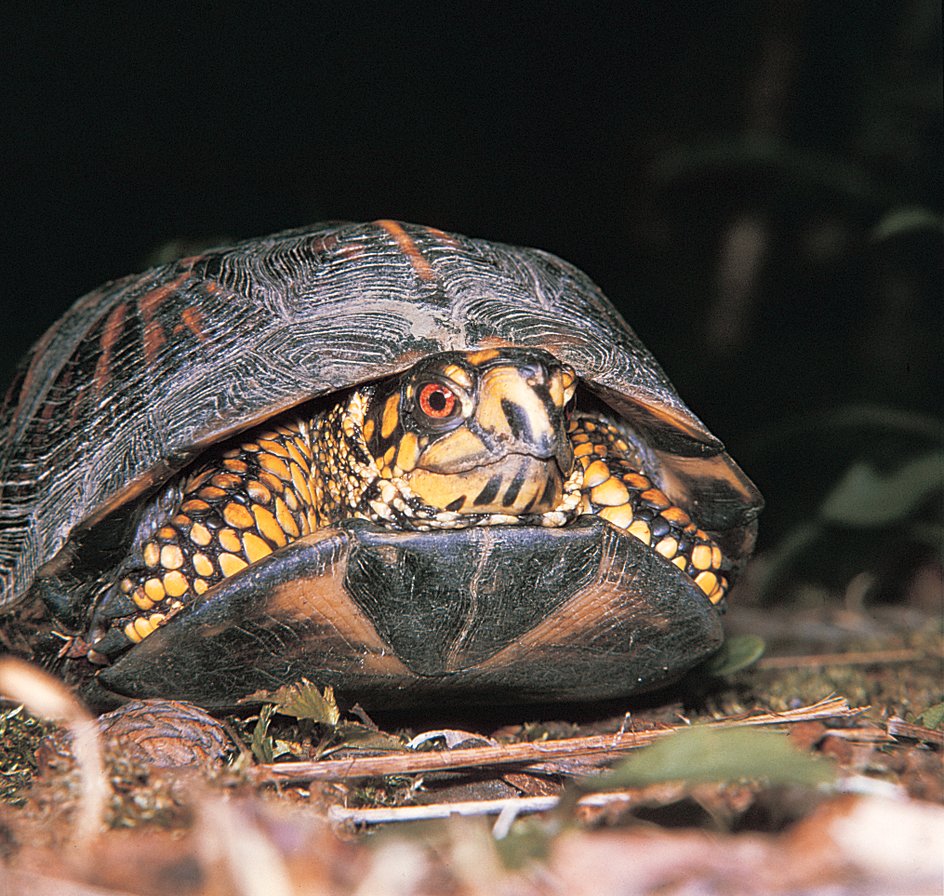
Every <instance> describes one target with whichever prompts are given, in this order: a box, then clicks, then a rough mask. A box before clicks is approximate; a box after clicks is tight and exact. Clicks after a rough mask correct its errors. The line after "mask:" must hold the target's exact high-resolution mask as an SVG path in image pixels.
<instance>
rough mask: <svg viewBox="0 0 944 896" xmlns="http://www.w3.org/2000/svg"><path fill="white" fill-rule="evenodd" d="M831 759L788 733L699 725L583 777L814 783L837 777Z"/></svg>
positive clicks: (604, 781)
mask: <svg viewBox="0 0 944 896" xmlns="http://www.w3.org/2000/svg"><path fill="white" fill-rule="evenodd" d="M833 778H834V772H833V768H832V765H831V764H830V763H829V762H827V761H825V760H821V759H814V758H813V757H812V756H810V755H809V754H807V753H803V752H801V751H800V750H797V749H796V748H795V747H794V746H793V745H792V744H791V743H790V741H789V740H788V739H787V737H786V735H784V734H779V733H776V732H771V731H757V730H755V729H753V728H724V729H717V728H706V727H699V726H695V727H693V728H685V729H682V730H680V731H677V732H676V733H675V734H671V735H669V736H667V737H665V738H663V739H662V740H660V741H657V742H656V743H654V744H653V745H652V746H651V747H646V748H645V749H643V750H640V751H639V752H638V753H636V754H634V755H632V756H630V757H629V758H628V759H625V760H624V761H623V762H621V763H620V764H619V765H617V766H616V768H614V769H613V771H612V772H611V773H610V774H608V775H603V776H601V777H600V778H595V779H591V780H589V781H585V782H584V786H585V787H588V788H589V789H591V790H611V789H614V788H619V787H645V786H647V785H649V784H660V783H662V782H665V781H687V782H689V783H693V784H694V783H698V782H704V781H719V782H720V781H741V780H756V779H764V780H765V781H768V782H769V783H770V784H774V785H776V784H799V785H805V786H808V787H813V786H815V785H817V784H822V783H825V782H829V781H832V780H833Z"/></svg>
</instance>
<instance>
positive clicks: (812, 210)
mask: <svg viewBox="0 0 944 896" xmlns="http://www.w3.org/2000/svg"><path fill="white" fill-rule="evenodd" d="M329 6H330V8H329ZM13 7H14V4H5V5H4V7H3V11H2V13H0V59H2V61H0V71H2V78H3V81H2V91H3V93H2V96H3V99H2V104H0V108H2V115H3V124H4V127H3V144H2V147H0V152H2V158H3V159H4V163H3V167H2V176H0V184H2V187H0V190H2V193H0V207H2V209H3V216H2V232H0V253H2V254H0V270H2V273H3V278H2V283H3V286H2V289H0V303H2V304H0V315H2V317H0V324H2V333H3V352H2V362H3V366H2V369H0V379H2V380H3V381H4V382H6V381H8V380H9V378H10V376H11V375H12V369H13V368H12V365H13V363H15V359H16V358H17V357H18V356H19V355H21V354H22V352H23V351H25V350H26V348H27V347H28V346H29V344H30V343H31V342H32V341H34V340H35V339H36V338H37V337H38V336H39V335H40V334H41V333H42V331H43V330H44V329H45V328H46V327H47V326H48V325H50V324H51V323H52V322H53V321H54V320H55V319H56V317H57V316H58V315H59V314H60V313H61V312H62V311H63V310H64V309H65V307H67V305H68V304H70V303H71V302H72V301H73V300H74V299H75V298H76V297H78V296H79V295H81V294H82V293H84V292H85V291H87V290H89V289H91V288H93V287H95V286H97V285H98V284H100V283H101V282H103V281H106V280H109V279H112V278H115V277H119V276H122V275H124V274H126V273H129V272H131V271H135V270H140V269H142V268H144V267H146V266H148V264H150V263H151V261H150V259H152V258H153V257H154V256H153V253H154V252H156V251H157V250H158V249H159V248H160V247H161V246H162V245H164V244H166V243H168V242H169V241H171V240H183V241H191V240H192V241H197V242H198V243H199V242H203V243H210V244H215V243H219V242H226V241H229V240H235V239H242V238H246V237H251V236H256V235H262V234H265V233H268V232H272V231H276V230H281V229H284V228H288V227H295V226H298V225H301V224H306V223H310V222H314V221H317V220H324V219H350V220H368V219H373V218H378V217H392V218H399V219H403V220H408V221H415V222H418V223H424V224H431V225H434V226H436V227H439V228H442V229H444V230H453V231H457V232H461V233H466V234H468V235H471V236H476V237H482V238H487V239H493V240H498V241H504V242H510V243H516V244H522V245H532V246H538V247H541V248H544V249H547V250H550V251H552V252H554V253H556V254H559V255H561V256H563V257H564V258H566V259H568V260H569V261H571V262H573V263H575V264H576V265H578V266H579V267H581V268H583V269H584V270H586V271H587V272H588V273H589V274H590V275H591V276H592V277H593V278H594V279H595V280H597V281H598V282H599V283H600V284H601V286H602V287H603V288H604V290H605V291H606V292H607V294H608V295H609V296H610V297H611V298H612V299H613V300H614V302H616V304H617V305H619V306H620V308H621V309H622V310H623V312H624V314H625V316H626V318H627V319H628V320H629V322H630V323H631V324H632V325H633V326H634V327H635V328H636V329H637V331H638V332H639V334H640V335H641V337H642V339H643V341H644V342H646V343H647V344H648V346H649V347H650V349H651V350H652V351H653V353H654V354H655V355H656V357H657V358H659V360H660V361H661V362H662V364H663V366H664V367H665V368H666V370H667V372H668V374H669V376H670V377H671V378H672V379H673V380H674V381H675V383H676V385H677V387H678V389H679V391H680V393H681V394H682V395H683V397H685V398H686V400H687V401H688V403H689V404H690V405H691V407H692V408H693V409H694V410H695V411H696V413H698V414H699V415H700V416H701V417H702V418H703V419H704V420H705V422H706V423H707V424H708V425H709V427H710V428H711V429H712V430H713V431H715V432H716V433H717V434H718V435H719V437H720V438H722V440H723V441H725V443H726V444H727V445H728V447H729V449H730V450H731V453H732V454H733V455H734V456H735V457H736V458H737V459H738V461H739V462H740V463H741V464H742V466H744V467H745V468H746V469H747V470H748V471H749V472H750V473H751V474H752V476H754V478H755V479H756V480H757V481H758V484H759V485H760V487H761V489H762V490H763V491H764V492H765V494H766V495H767V497H768V504H769V507H768V511H767V513H766V514H765V520H766V522H765V536H764V537H765V538H766V539H767V543H768V544H769V543H772V542H773V541H774V540H776V539H777V538H779V537H782V535H783V533H784V532H786V531H788V530H789V528H790V525H791V524H792V522H793V520H794V519H795V518H798V517H800V516H802V515H803V514H805V513H807V512H808V511H809V509H810V508H813V507H815V506H816V504H817V502H818V501H819V500H820V499H821V498H822V495H823V493H824V491H826V490H827V489H828V487H829V485H830V484H831V483H832V482H834V481H835V478H836V477H837V476H839V475H840V474H841V473H842V471H843V469H845V467H846V466H847V464H848V463H849V462H850V461H852V460H854V459H855V458H856V457H858V456H860V454H861V452H862V451H863V450H865V449H863V446H865V445H868V446H875V445H879V451H878V455H880V456H879V457H878V460H877V461H876V462H879V463H884V464H885V465H886V466H889V465H890V466H892V467H893V466H894V465H895V463H897V461H898V459H900V458H902V457H906V456H908V454H909V453H913V452H914V451H920V450H923V448H922V446H921V444H920V442H921V439H920V438H917V439H916V440H915V438H913V436H914V433H912V432H910V430H909V432H907V433H905V434H904V435H903V434H902V433H901V432H900V431H899V430H898V429H896V428H895V427H891V426H885V425H884V424H883V423H882V420H883V416H882V415H883V414H885V413H886V412H887V413H888V414H889V415H891V412H892V411H894V412H895V413H898V414H900V413H902V412H905V413H906V414H908V415H917V416H914V417H907V419H909V420H919V421H925V422H928V421H929V420H931V417H933V416H935V415H936V416H937V417H938V418H939V417H940V416H941V407H942V396H944V376H942V329H941V322H942V318H944V315H942V298H941V267H942V265H941V223H940V222H941V217H940V215H941V210H942V199H944V197H942V182H944V178H942V170H941V168H942V165H941V157H942V148H944V140H942V127H941V120H942V112H941V21H940V4H939V3H938V2H937V0H899V2H874V3H873V2H868V0H863V2H856V3H843V2H839V3H828V4H826V3H814V2H801V0H780V2H775V0H770V2H762V0H757V2H732V3H723V4H722V3H715V2H712V3H699V2H681V0H679V2H647V3H638V4H634V3H626V2H614V3H593V4H566V5H563V4H560V5H557V6H555V5H553V4H540V5H534V6H531V5H530V4H524V5H522V4H502V5H497V4H496V5H494V6H492V5H489V4H468V5H467V4H446V5H442V7H441V8H440V7H439V6H437V5H433V4H416V3H402V4H385V5H381V4H377V5H376V6H374V5H368V6H364V5H361V4H345V3H340V4H331V5H329V4H324V3H321V4H314V3H297V4H292V3H289V4H280V3H272V4H240V3H215V2H206V3H199V2H190V3H187V4H183V3H179V4H174V3H165V4H135V3H126V4H106V3H100V4H91V3H90V4H85V3H64V2H59V3H56V2H48V3H44V4H32V5H28V4H21V5H19V8H17V9H14V8H13ZM365 10H367V11H365ZM370 10H373V12H370ZM555 10H556V11H555ZM185 251H186V250H185ZM863 403H867V404H868V408H869V409H870V410H869V414H871V416H869V417H868V420H867V421H866V422H863V421H865V418H861V417H855V412H854V413H853V424H854V425H852V426H851V427H850V426H845V427H843V426H842V425H840V423H839V422H837V421H839V419H840V415H841V414H843V413H844V412H846V411H847V410H848V409H850V408H853V409H855V408H861V406H862V404H863ZM928 415H931V417H928ZM847 416H848V415H847ZM888 419H892V417H891V416H889V418H888ZM895 419H898V418H895ZM824 421H825V423H824ZM856 421H858V422H856ZM906 429H907V427H906ZM893 430H894V431H893ZM889 446H890V447H889ZM871 450H872V448H871V447H870V448H869V449H868V451H871Z"/></svg>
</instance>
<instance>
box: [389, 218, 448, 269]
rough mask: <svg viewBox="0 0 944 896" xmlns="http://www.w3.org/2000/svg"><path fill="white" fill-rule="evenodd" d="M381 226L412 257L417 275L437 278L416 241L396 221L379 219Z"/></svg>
mask: <svg viewBox="0 0 944 896" xmlns="http://www.w3.org/2000/svg"><path fill="white" fill-rule="evenodd" d="M376 223H377V225H378V226H379V227H382V228H383V229H384V230H386V231H387V233H389V234H390V236H392V237H393V239H394V240H395V241H396V244H397V246H398V248H399V249H400V251H401V252H402V253H403V254H404V255H405V256H406V257H407V258H409V259H410V264H412V265H413V270H414V271H416V276H417V277H419V278H420V279H421V280H435V279H436V275H435V274H434V273H433V269H432V268H431V267H430V264H429V262H428V261H427V260H426V259H425V258H424V257H423V254H422V253H421V252H420V250H419V248H418V247H417V245H416V243H414V242H413V240H412V239H411V238H410V235H409V234H408V233H407V232H406V231H405V230H404V229H403V228H402V227H401V226H400V225H399V224H398V223H397V222H396V221H377V222H376Z"/></svg>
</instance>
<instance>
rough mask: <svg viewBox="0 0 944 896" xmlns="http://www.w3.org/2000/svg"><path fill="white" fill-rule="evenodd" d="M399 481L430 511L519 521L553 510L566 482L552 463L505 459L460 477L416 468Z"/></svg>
mask: <svg viewBox="0 0 944 896" xmlns="http://www.w3.org/2000/svg"><path fill="white" fill-rule="evenodd" d="M404 478H405V479H406V480H407V482H408V483H409V486H410V488H411V489H412V490H413V491H414V492H415V493H416V494H417V495H419V496H420V497H421V498H422V499H423V500H424V501H425V502H426V503H427V504H429V505H431V506H432V507H439V508H441V509H443V510H449V511H453V512H455V513H461V514H495V513H497V514H504V515H508V516H522V515H524V514H532V513H546V512H547V511H550V510H553V509H555V508H556V507H557V506H558V505H559V504H560V502H561V499H562V497H563V494H564V482H565V478H566V477H565V476H564V475H563V473H562V472H561V468H560V466H559V464H558V463H557V461H556V460H555V459H554V458H545V457H534V456H532V455H530V454H506V455H505V456H504V457H502V458H501V459H500V460H497V461H495V462H494V463H491V464H485V465H483V466H480V467H475V468H474V469H471V470H464V471H462V472H459V473H432V472H430V471H428V470H423V469H422V468H417V469H416V470H413V471H412V472H411V473H409V474H407V475H406V476H405V477H404Z"/></svg>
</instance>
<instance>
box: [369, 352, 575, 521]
mask: <svg viewBox="0 0 944 896" xmlns="http://www.w3.org/2000/svg"><path fill="white" fill-rule="evenodd" d="M576 386H577V377H576V374H575V373H574V371H573V370H572V369H571V368H570V367H567V366H566V365H563V364H561V363H560V362H559V361H557V360H555V359H554V358H553V357H551V356H550V355H549V354H547V353H546V352H543V351H540V350H533V349H528V350H525V349H513V348H509V349H486V350H482V351H477V352H445V353H442V354H436V355H432V356H430V357H429V358H426V359H425V360H423V361H422V362H420V363H419V364H417V365H416V366H415V367H413V368H412V369H411V370H408V371H407V372H406V373H404V374H402V375H401V376H400V377H399V378H398V379H397V380H396V381H395V382H393V383H391V385H390V386H389V387H388V388H386V389H380V390H378V392H377V393H376V394H375V396H374V399H373V401H372V403H371V407H370V409H369V410H368V412H367V415H366V418H365V423H364V434H365V436H366V438H367V444H368V447H369V450H370V452H371V454H372V455H373V456H374V458H375V459H376V461H377V466H378V468H379V469H380V471H381V475H382V476H383V477H384V478H388V479H393V478H402V479H403V480H404V481H405V482H406V483H407V484H408V485H409V486H410V488H411V489H412V490H413V492H415V493H416V494H417V495H419V496H420V497H421V498H422V499H423V500H424V501H425V502H426V503H428V504H429V505H431V506H433V507H438V508H441V509H443V510H450V511H455V512H458V513H463V514H466V513H475V514H486V513H501V514H508V515H512V516H514V515H520V514H526V513H528V514H530V513H543V512H545V511H548V510H552V509H553V508H555V507H556V506H557V505H558V504H559V502H560V500H561V496H562V494H563V488H564V482H565V480H566V479H567V477H568V475H569V473H570V471H571V469H572V467H573V463H574V456H573V450H572V448H571V444H570V440H569V439H568V437H567V416H568V413H569V409H570V406H571V403H572V399H573V396H574V392H575V390H576Z"/></svg>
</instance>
